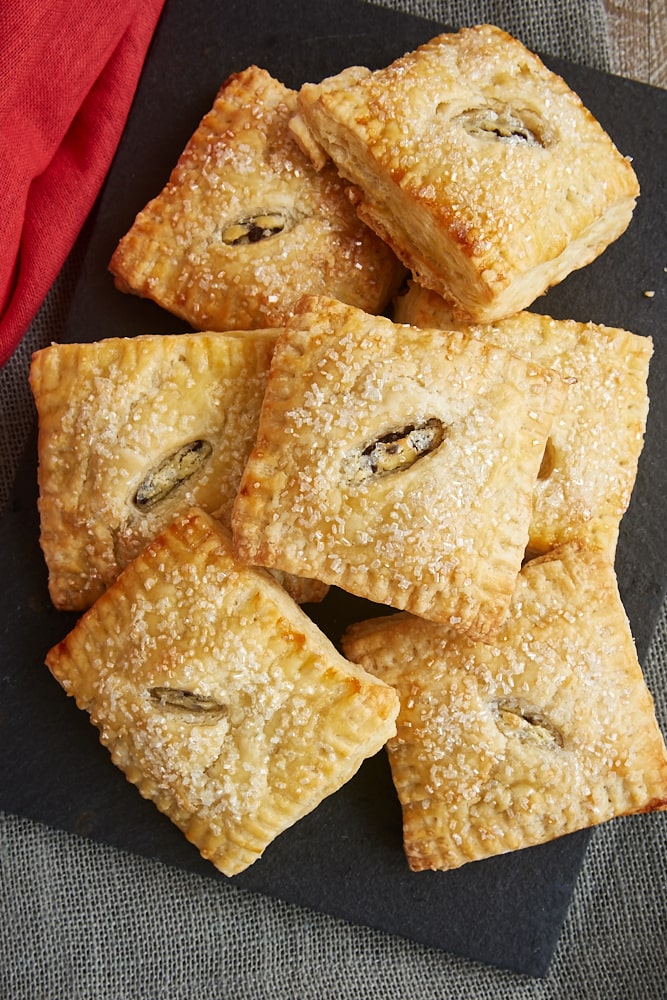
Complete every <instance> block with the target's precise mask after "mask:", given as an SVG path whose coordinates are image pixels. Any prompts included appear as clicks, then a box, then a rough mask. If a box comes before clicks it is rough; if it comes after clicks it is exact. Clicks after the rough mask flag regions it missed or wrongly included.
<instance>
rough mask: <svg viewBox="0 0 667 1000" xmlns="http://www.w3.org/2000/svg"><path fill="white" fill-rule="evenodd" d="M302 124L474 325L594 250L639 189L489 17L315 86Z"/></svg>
mask: <svg viewBox="0 0 667 1000" xmlns="http://www.w3.org/2000/svg"><path fill="white" fill-rule="evenodd" d="M292 129H293V131H294V134H295V136H296V137H297V138H298V140H299V142H300V144H301V146H302V148H304V149H305V150H307V151H309V152H310V154H311V158H312V159H313V162H314V163H315V164H317V165H320V164H321V163H323V162H324V159H325V156H324V154H328V156H329V157H331V159H332V160H333V161H334V163H335V164H336V166H337V167H338V169H339V171H340V173H341V174H342V175H343V176H344V177H346V178H347V179H348V180H350V181H351V182H352V183H353V184H354V185H355V187H356V195H355V199H356V203H357V211H358V213H359V216H360V218H362V219H363V220H364V221H365V222H367V223H368V225H369V226H371V227H372V228H373V229H374V230H375V231H376V232H377V233H379V234H380V236H382V238H383V239H384V240H386V241H387V242H388V243H389V245H390V246H392V247H393V249H394V250H395V252H396V253H397V255H398V256H399V257H400V258H401V260H402V261H403V263H404V264H405V265H406V266H407V267H408V268H410V270H411V271H412V274H413V276H414V278H415V279H416V280H417V281H418V282H419V283H420V284H421V285H424V286H425V287H427V288H431V289H433V290H434V291H436V292H438V293H439V294H441V295H443V296H444V297H445V298H447V299H449V300H450V301H452V302H453V303H454V305H455V306H456V308H457V310H458V311H459V314H460V315H461V317H462V318H464V317H467V318H471V319H474V320H478V321H490V320H493V319H498V318H501V317H503V316H509V315H512V314H513V313H515V312H518V311H519V310H520V309H523V308H525V307H526V306H528V305H529V304H530V303H532V302H533V301H534V300H535V299H536V298H537V297H538V296H539V295H540V294H541V293H542V292H544V291H545V290H546V289H547V288H548V287H549V286H550V285H553V284H555V283H556V282H559V281H561V280H562V279H563V278H564V277H565V276H566V275H567V274H568V273H570V272H571V271H572V270H574V269H575V268H580V267H582V266H584V265H585V264H587V263H589V262H590V261H591V260H593V259H594V258H595V257H596V256H597V255H598V254H600V253H601V251H602V250H603V249H604V248H605V247H606V246H607V245H608V244H609V243H610V242H612V240H615V239H616V238H617V237H618V236H619V235H620V234H621V233H622V232H623V231H624V230H625V229H626V227H627V225H628V224H629V222H630V219H631V216H632V212H633V209H634V205H635V201H636V198H637V195H638V193H639V186H638V182H637V178H636V176H635V174H634V171H633V169H632V167H631V165H630V163H629V161H628V160H627V159H625V158H624V157H623V156H622V155H621V154H620V153H619V151H618V150H617V149H616V147H615V146H614V144H613V143H612V141H611V139H610V137H609V136H608V135H607V134H606V132H605V131H604V130H603V129H602V127H601V126H600V124H599V123H598V122H597V121H596V120H595V119H594V118H593V116H592V115H591V114H590V112H589V111H588V110H587V109H586V108H585V107H584V106H583V104H582V102H581V100H580V99H579V98H578V96H577V95H576V94H574V93H573V92H572V91H571V90H570V88H569V87H568V86H567V84H566V83H565V82H564V81H563V80H562V79H561V78H560V77H559V76H557V75H556V74H554V73H552V72H550V71H549V70H548V69H547V68H546V67H545V66H544V65H543V63H542V62H541V61H540V59H538V57H537V56H536V55H534V54H532V53H531V52H529V51H528V50H527V49H526V48H525V47H524V46H523V45H522V44H521V43H520V42H519V41H518V40H516V39H514V38H512V37H511V36H510V35H508V34H506V33H505V32H503V31H501V30H500V29H499V28H496V27H494V26H492V25H479V26H477V27H474V28H464V29H462V30H461V31H460V32H458V33H456V34H443V35H440V36H438V37H436V38H433V39H432V40H431V41H429V42H428V43H427V44H425V45H423V46H420V47H419V48H418V49H416V50H415V51H413V52H410V53H408V54H406V55H405V56H403V57H402V58H400V59H398V60H397V61H396V62H394V63H393V64H392V65H390V66H389V67H387V68H385V69H380V70H377V71H376V72H370V71H369V70H367V69H364V68H363V67H353V68H350V69H348V70H345V71H344V72H343V73H341V74H340V75H339V76H334V77H330V78H328V79H326V80H324V81H322V82H321V83H320V84H306V85H305V86H304V87H303V88H302V89H301V91H300V93H299V100H298V115H297V117H296V118H295V120H294V121H293V123H292Z"/></svg>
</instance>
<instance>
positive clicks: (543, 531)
mask: <svg viewBox="0 0 667 1000" xmlns="http://www.w3.org/2000/svg"><path fill="white" fill-rule="evenodd" d="M393 317H394V319H395V320H396V321H397V322H401V323H414V324H415V325H416V326H425V327H443V328H445V329H457V328H460V329H463V330H465V331H467V332H468V333H471V334H472V335H473V336H475V337H481V338H483V339H486V340H489V341H492V342H493V343H494V344H499V345H500V346H501V347H504V348H506V349H507V350H508V351H512V352H514V353H515V354H518V355H519V356H520V357H523V358H527V359H529V360H531V361H535V362H536V363H537V364H540V365H544V366H545V367H547V368H553V369H554V370H555V371H557V372H559V374H560V375H562V376H563V378H565V379H568V381H569V384H570V387H569V390H568V395H567V402H566V404H565V406H564V407H563V409H562V411H561V412H560V414H559V416H558V417H557V418H556V420H555V421H554V423H553V426H552V428H551V433H550V434H549V438H548V440H547V446H546V449H545V453H544V459H543V462H542V466H541V468H540V473H539V476H538V480H537V483H536V485H535V494H534V502H533V515H532V519H531V523H530V538H529V543H528V546H529V549H530V550H531V552H533V553H540V552H546V551H548V550H549V549H551V548H554V547H555V546H556V545H559V544H562V543H563V542H567V541H571V540H574V539H576V538H581V539H582V540H584V541H586V540H587V541H588V542H590V543H591V544H593V545H599V546H601V547H602V548H605V549H606V550H607V551H608V552H609V554H610V555H612V556H613V554H614V552H615V549H616V543H617V541H618V533H619V526H620V522H621V519H622V517H623V514H624V513H625V511H626V510H627V507H628V504H629V502H630V497H631V495H632V489H633V486H634V483H635V479H636V476H637V466H638V462H639V457H640V455H641V451H642V448H643V445H644V434H645V431H646V420H647V415H648V408H649V399H648V389H647V380H648V372H649V363H650V360H651V356H652V353H653V342H652V340H651V338H650V337H639V336H637V335H636V334H634V333H630V332H629V331H628V330H621V329H617V328H613V327H607V326H602V325H600V324H596V323H578V322H576V321H574V320H558V319H552V318H551V317H550V316H539V315H536V314H534V313H531V312H521V313H518V314H517V315H516V316H512V317H509V318H507V319H504V320H498V321H497V322H495V323H489V324H461V323H457V322H456V320H455V318H454V315H453V312H452V309H451V307H450V305H449V304H448V303H447V302H446V301H445V300H444V299H442V298H441V297H440V296H439V295H437V294H436V293H435V292H431V291H429V290H428V289H424V288H420V287H419V286H418V285H417V284H415V283H414V282H409V287H408V290H407V292H406V293H405V294H404V295H400V296H397V297H396V298H395V300H394V308H393Z"/></svg>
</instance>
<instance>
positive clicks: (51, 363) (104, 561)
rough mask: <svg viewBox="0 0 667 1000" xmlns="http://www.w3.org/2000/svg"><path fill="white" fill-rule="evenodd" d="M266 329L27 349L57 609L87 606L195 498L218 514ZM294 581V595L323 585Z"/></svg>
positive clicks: (243, 448)
mask: <svg viewBox="0 0 667 1000" xmlns="http://www.w3.org/2000/svg"><path fill="white" fill-rule="evenodd" d="M275 339H276V331H272V330H264V331H254V332H249V333H245V334H242V333H240V332H239V333H238V334H227V335H223V334H215V333H214V334H208V333H200V334H195V333H193V334H180V335H173V336H144V337H135V338H129V339H123V338H110V339H108V340H102V341H98V342H97V343H91V344H55V345H53V346H51V347H47V348H45V349H43V350H41V351H38V352H37V353H36V354H35V355H34V356H33V361H32V365H31V371H30V381H31V386H32V390H33V394H34V397H35V402H36V404H37V411H38V418H39V443H38V451H39V473H38V478H39V492H40V496H39V512H40V527H41V537H40V541H41V546H42V550H43V553H44V557H45V560H46V563H47V567H48V571H49V591H50V594H51V598H52V600H53V603H54V605H55V606H56V607H57V608H60V609H64V610H70V611H79V610H83V609H84V608H87V607H90V605H91V604H92V603H93V601H95V600H96V598H98V597H99V596H100V594H102V593H103V592H104V591H105V590H106V589H107V587H108V586H109V585H110V584H111V583H112V582H113V581H114V580H115V579H116V577H117V575H118V573H119V572H120V570H121V569H122V568H123V567H124V566H126V565H127V563H128V562H129V561H130V560H131V559H133V558H134V556H136V555H138V553H139V552H140V551H141V549H142V548H143V547H144V545H145V544H146V542H147V541H149V540H150V539H152V538H155V536H156V535H157V534H159V532H160V531H161V530H162V529H163V528H164V527H166V525H167V524H168V523H169V522H170V521H171V519H172V518H173V517H174V515H175V514H176V513H177V512H178V511H182V510H184V509H187V508H188V507H190V506H191V505H193V504H197V505H199V506H200V507H203V508H204V509H205V510H207V511H209V512H210V513H217V514H218V516H219V517H220V518H222V519H223V520H225V521H227V522H229V518H230V515H231V506H232V502H233V499H234V496H235V494H236V490H237V488H238V484H239V481H240V478H241V472H242V471H243V466H244V464H245V461H246V458H247V457H248V454H249V452H250V449H251V447H252V445H253V443H254V440H255V433H256V431H257V423H258V420H259V411H260V407H261V402H262V397H263V394H264V387H265V384H266V378H267V374H268V370H269V364H270V361H271V354H272V352H273V347H274V344H275ZM289 583H290V581H289V580H286V585H289ZM293 583H294V585H295V590H294V596H295V597H299V598H301V599H303V600H316V599H321V597H322V596H323V588H322V585H321V584H316V583H312V584H309V583H306V582H305V581H293ZM304 588H305V589H304Z"/></svg>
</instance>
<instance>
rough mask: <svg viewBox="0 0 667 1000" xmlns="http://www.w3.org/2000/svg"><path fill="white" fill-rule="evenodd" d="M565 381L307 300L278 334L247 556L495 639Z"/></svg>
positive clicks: (238, 507)
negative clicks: (492, 636)
mask: <svg viewBox="0 0 667 1000" xmlns="http://www.w3.org/2000/svg"><path fill="white" fill-rule="evenodd" d="M566 392H567V385H566V383H565V382H564V381H563V380H562V379H561V378H560V376H559V375H557V374H556V373H555V372H551V371H549V370H547V369H544V368H542V367H540V366H538V365H535V364H533V363H532V362H526V361H523V360H521V359H519V358H517V357H515V356H514V355H512V354H510V353H509V352H508V351H505V350H504V349H503V348H501V347H496V346H495V345H493V344H486V343H484V342H482V341H480V340H478V339H475V338H473V337H469V336H467V335H466V334H464V333H461V332H459V331H453V332H443V331H441V330H419V329H417V328H416V327H410V326H401V325H399V324H395V323H392V322H391V321H390V320H388V319H387V318H385V317H377V316H370V315H368V314H367V313H364V312H362V311H361V310H359V309H354V308H353V307H351V306H345V305H343V304H342V303H340V302H337V301H334V300H332V299H327V298H323V297H307V298H305V299H304V300H302V302H301V303H300V306H299V310H298V313H297V315H296V316H295V317H294V319H292V320H291V321H290V322H289V323H288V324H287V325H286V327H285V330H284V332H283V334H282V335H281V336H280V337H279V339H278V342H277V344H276V349H275V352H274V355H273V359H272V363H271V369H270V373H269V380H268V382H267V388H266V393H265V396H264V402H263V404H262V412H261V416H260V423H259V428H258V432H257V441H256V444H255V447H254V449H253V451H252V453H251V455H250V457H249V459H248V463H247V465H246V467H245V470H244V473H243V476H242V479H241V485H240V487H239V493H238V496H237V498H236V501H235V503H234V508H233V512H232V529H233V535H234V544H235V550H236V553H237V554H238V555H239V557H240V558H241V559H243V560H244V561H246V562H249V563H257V564H260V565H262V566H269V567H278V568H279V569H282V570H285V571H287V572H290V573H297V574H299V575H303V576H306V577H313V578H315V579H318V580H321V581H323V582H325V583H328V584H336V585H337V586H339V587H341V588H343V589H344V590H347V591H349V592H351V593H353V594H357V595H359V596H361V597H365V598H368V599H369V600H372V601H378V602H380V603H384V604H389V605H392V606H394V607H396V608H402V609H404V610H408V611H412V612H414V613H415V614H418V615H423V616H424V617H426V618H432V619H433V620H436V621H445V622H448V623H451V624H452V625H456V626H457V627H458V628H461V629H463V630H474V631H475V632H476V633H478V634H479V635H487V634H488V633H491V632H493V631H494V629H497V628H498V627H499V625H500V624H501V622H502V620H503V619H504V617H505V615H506V613H507V609H508V606H509V601H510V597H511V595H512V591H513V589H514V584H515V582H516V577H517V574H518V572H519V569H520V566H521V561H522V559H523V556H524V551H525V548H526V545H527V542H528V524H529V521H530V517H531V511H532V497H533V487H534V484H535V480H536V478H537V474H538V471H539V468H540V462H541V460H542V456H543V454H544V448H545V443H546V440H547V437H548V435H549V432H550V429H551V425H552V422H553V419H554V417H555V416H556V414H557V413H558V411H559V410H560V408H561V406H562V405H563V400H564V398H565V395H566Z"/></svg>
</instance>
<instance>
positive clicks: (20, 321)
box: [0, 0, 165, 365]
mask: <svg viewBox="0 0 667 1000" xmlns="http://www.w3.org/2000/svg"><path fill="white" fill-rule="evenodd" d="M164 2H165V0H143V2H136V0H135V2H128V0H108V2H105V3H101V2H99V0H58V2H54V3H52V4H49V5H46V6H45V5H44V4H43V3H41V2H40V0H14V2H13V3H12V4H9V5H7V8H6V9H3V10H0V79H2V80H3V87H2V95H1V96H0V365H3V364H4V363H5V362H6V361H7V360H8V358H9V357H10V356H11V354H12V352H13V351H14V349H15V348H16V346H17V345H18V343H19V342H20V340H21V337H22V336H23V334H24V332H25V330H26V329H27V327H28V325H29V323H30V321H31V320H32V318H33V316H34V314H35V312H36V311H37V309H38V308H39V305H40V304H41V302H42V300H43V298H44V296H45V294H46V292H47V291H48V289H49V288H50V286H51V284H52V283H53V281H54V279H55V277H56V275H57V274H58V272H59V270H60V268H61V266H62V264H63V263H64V261H65V259H66V257H67V255H68V253H69V251H70V249H71V248H72V246H73V244H74V241H75V240H76V237H77V235H78V233H79V231H80V229H81V227H82V225H83V223H84V221H85V219H86V217H87V215H88V214H89V212H90V210H91V209H92V207H93V205H94V203H95V199H96V197H97V194H98V193H99V190H100V188H101V186H102V184H103V182H104V178H105V177H106V174H107V171H108V169H109V167H110V165H111V162H112V160H113V156H114V154H115V151H116V148H117V145H118V142H119V140H120V137H121V135H122V132H123V129H124V127H125V123H126V121H127V116H128V114H129V111H130V107H131V105H132V101H133V98H134V94H135V91H136V88H137V84H138V82H139V78H140V75H141V70H142V67H143V63H144V59H145V57H146V54H147V52H148V48H149V45H150V42H151V39H152V37H153V34H154V31H155V28H156V25H157V23H158V20H159V17H160V14H161V12H162V9H163V7H164Z"/></svg>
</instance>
